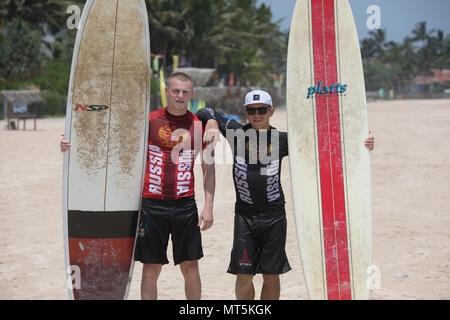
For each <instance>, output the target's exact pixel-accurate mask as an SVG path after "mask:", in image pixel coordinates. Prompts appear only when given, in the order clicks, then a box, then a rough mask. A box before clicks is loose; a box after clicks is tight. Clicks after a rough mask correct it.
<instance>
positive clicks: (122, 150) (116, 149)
mask: <svg viewBox="0 0 450 320" xmlns="http://www.w3.org/2000/svg"><path fill="white" fill-rule="evenodd" d="M149 106H150V36H149V27H148V18H147V11H146V7H145V2H144V1H143V0H127V1H119V0H88V1H87V2H86V4H85V7H84V10H83V15H82V18H81V22H80V26H79V30H78V34H77V39H76V43H75V48H74V54H73V61H72V71H71V77H70V86H69V94H68V101H67V114H66V132H65V134H66V139H68V140H70V142H71V145H72V146H71V149H70V151H69V152H66V154H65V157H64V199H63V218H64V240H65V259H66V268H67V275H68V284H69V297H70V298H71V299H124V298H126V296H127V294H128V290H129V285H130V282H131V274H132V270H133V268H132V265H133V251H134V241H135V235H136V228H137V219H138V211H139V207H140V199H141V192H142V185H143V175H144V170H145V159H146V141H147V136H148V133H147V132H148V119H149ZM71 282H73V285H71Z"/></svg>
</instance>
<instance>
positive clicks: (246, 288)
mask: <svg viewBox="0 0 450 320" xmlns="http://www.w3.org/2000/svg"><path fill="white" fill-rule="evenodd" d="M235 290H236V299H237V300H254V299H255V287H254V286H253V275H252V274H238V275H236V287H235Z"/></svg>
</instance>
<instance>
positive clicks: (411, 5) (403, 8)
mask: <svg viewBox="0 0 450 320" xmlns="http://www.w3.org/2000/svg"><path fill="white" fill-rule="evenodd" d="M299 1H304V0H299ZM257 2H258V4H261V3H263V2H264V3H266V4H268V5H269V6H270V7H271V8H272V13H273V15H274V20H277V19H280V18H285V19H284V21H283V22H282V23H281V26H282V29H283V30H287V29H289V26H290V24H291V19H292V13H293V11H294V7H295V2H296V0H257ZM349 2H350V5H351V7H352V10H353V15H354V16H355V21H356V28H357V29H358V34H359V38H360V39H363V38H366V37H367V34H368V32H369V31H370V30H368V28H367V23H366V22H367V19H368V18H369V15H368V14H367V13H366V11H367V8H368V7H369V6H371V5H378V6H379V7H380V9H381V25H382V28H383V29H385V30H386V36H387V40H388V41H397V42H400V41H401V40H402V39H403V38H404V37H406V36H407V35H410V34H411V30H412V29H413V28H414V26H415V25H416V24H417V23H418V22H420V21H426V22H427V27H428V29H429V30H431V29H441V30H443V31H444V32H445V34H448V33H450V17H449V15H450V0H349Z"/></svg>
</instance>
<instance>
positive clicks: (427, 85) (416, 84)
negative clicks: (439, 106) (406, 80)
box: [409, 69, 450, 93]
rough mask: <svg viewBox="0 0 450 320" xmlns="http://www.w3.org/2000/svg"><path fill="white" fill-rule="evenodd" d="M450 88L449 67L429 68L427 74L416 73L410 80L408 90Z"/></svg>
mask: <svg viewBox="0 0 450 320" xmlns="http://www.w3.org/2000/svg"><path fill="white" fill-rule="evenodd" d="M449 88H450V69H443V70H439V69H431V70H430V72H429V73H428V74H427V75H418V76H416V77H414V78H413V79H412V80H411V83H410V90H409V91H410V92H411V93H421V92H436V91H440V92H444V91H445V89H449Z"/></svg>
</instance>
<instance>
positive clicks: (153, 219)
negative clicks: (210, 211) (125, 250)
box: [135, 196, 203, 265]
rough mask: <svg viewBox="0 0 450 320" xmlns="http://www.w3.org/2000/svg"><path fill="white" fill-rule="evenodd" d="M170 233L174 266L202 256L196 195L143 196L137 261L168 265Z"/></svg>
mask: <svg viewBox="0 0 450 320" xmlns="http://www.w3.org/2000/svg"><path fill="white" fill-rule="evenodd" d="M169 235H171V237H172V248H173V260H174V263H175V265H178V264H180V263H182V262H184V261H191V260H199V259H201V258H202V257H203V250H202V239H201V232H200V228H199V227H198V211H197V205H196V203H195V197H194V196H192V197H188V198H184V199H178V200H158V199H148V198H143V199H142V210H141V214H140V219H139V227H138V234H137V239H136V249H135V260H136V261H140V262H142V263H145V264H168V263H169V260H168V259H167V246H168V243H169Z"/></svg>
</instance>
